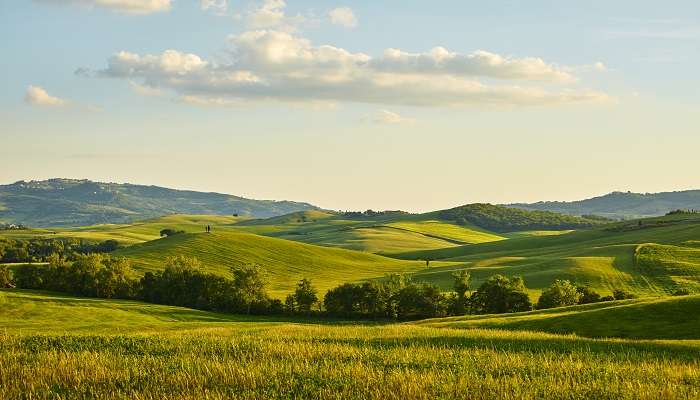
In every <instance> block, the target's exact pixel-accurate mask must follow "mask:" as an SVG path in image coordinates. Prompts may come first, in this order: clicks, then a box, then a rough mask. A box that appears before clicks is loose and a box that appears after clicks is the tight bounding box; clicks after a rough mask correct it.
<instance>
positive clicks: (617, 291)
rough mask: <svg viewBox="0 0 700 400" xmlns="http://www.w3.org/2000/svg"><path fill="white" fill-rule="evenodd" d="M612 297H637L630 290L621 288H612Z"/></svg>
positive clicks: (623, 298) (616, 298) (622, 298)
mask: <svg viewBox="0 0 700 400" xmlns="http://www.w3.org/2000/svg"><path fill="white" fill-rule="evenodd" d="M613 297H614V298H615V300H627V299H636V298H637V296H636V295H634V294H632V293H630V292H626V291H624V290H622V289H615V290H613Z"/></svg>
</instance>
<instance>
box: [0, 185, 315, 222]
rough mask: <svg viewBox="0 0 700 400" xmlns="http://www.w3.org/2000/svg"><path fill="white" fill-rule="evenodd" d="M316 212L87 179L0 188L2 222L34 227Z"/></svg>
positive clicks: (281, 203)
mask: <svg viewBox="0 0 700 400" xmlns="http://www.w3.org/2000/svg"><path fill="white" fill-rule="evenodd" d="M316 208H317V207H315V206H313V205H311V204H307V203H298V202H292V201H272V200H252V199H246V198H243V197H238V196H232V195H228V194H221V193H204V192H196V191H191V190H176V189H169V188H164V187H159V186H145V185H132V184H129V183H104V182H93V181H90V180H87V179H81V180H77V179H49V180H45V181H30V182H26V181H19V182H15V183H13V184H10V185H0V222H7V223H21V224H24V225H28V226H34V227H47V226H82V225H94V224H104V223H112V224H115V223H128V222H132V221H136V220H143V219H147V218H154V217H159V216H163V215H168V214H217V215H233V214H237V215H248V216H253V217H258V218H266V217H272V216H276V215H283V214H288V213H291V212H294V211H301V210H313V209H316Z"/></svg>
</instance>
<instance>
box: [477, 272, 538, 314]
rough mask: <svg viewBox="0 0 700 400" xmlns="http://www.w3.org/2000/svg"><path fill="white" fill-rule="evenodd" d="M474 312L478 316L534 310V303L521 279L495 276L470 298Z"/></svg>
mask: <svg viewBox="0 0 700 400" xmlns="http://www.w3.org/2000/svg"><path fill="white" fill-rule="evenodd" d="M470 305H471V307H472V311H473V312H474V313H476V314H500V313H507V312H519V311H529V310H532V303H531V301H530V297H529V296H528V294H527V292H526V289H525V282H524V281H523V279H522V278H520V277H514V278H511V279H508V278H507V277H505V276H503V275H500V274H499V275H493V276H492V277H490V278H489V279H487V280H486V282H484V283H482V284H481V286H479V288H478V289H477V290H476V291H474V293H472V295H471V297H470Z"/></svg>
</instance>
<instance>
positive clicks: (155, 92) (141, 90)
mask: <svg viewBox="0 0 700 400" xmlns="http://www.w3.org/2000/svg"><path fill="white" fill-rule="evenodd" d="M129 86H131V90H133V91H134V92H136V93H138V94H140V95H142V96H148V97H158V96H162V95H163V91H162V90H160V89H158V88H154V87H150V86H148V85H142V84H140V83H137V82H133V81H131V82H129Z"/></svg>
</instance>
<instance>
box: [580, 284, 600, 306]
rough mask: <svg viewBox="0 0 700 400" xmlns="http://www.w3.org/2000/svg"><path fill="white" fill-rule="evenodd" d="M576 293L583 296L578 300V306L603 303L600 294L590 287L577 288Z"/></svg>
mask: <svg viewBox="0 0 700 400" xmlns="http://www.w3.org/2000/svg"><path fill="white" fill-rule="evenodd" d="M576 291H577V292H578V293H579V295H581V297H579V299H578V304H590V303H598V302H599V301H602V299H601V297H600V293H598V292H596V291H595V290H593V289H591V288H590V287H588V286H579V287H577V288H576Z"/></svg>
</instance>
